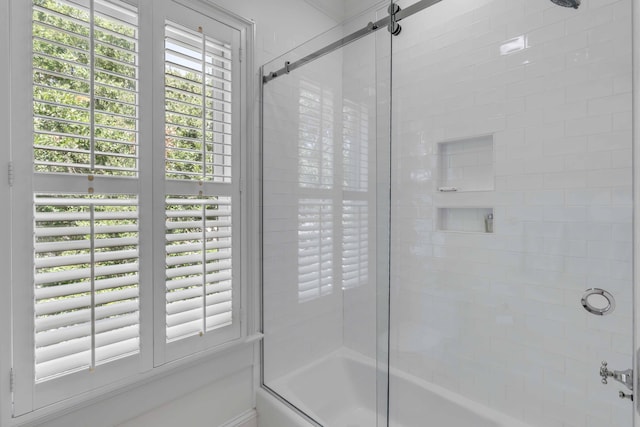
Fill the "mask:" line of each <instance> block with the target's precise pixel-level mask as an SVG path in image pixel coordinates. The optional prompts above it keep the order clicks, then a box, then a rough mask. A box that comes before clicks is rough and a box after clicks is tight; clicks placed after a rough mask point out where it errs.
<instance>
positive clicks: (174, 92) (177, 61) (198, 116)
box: [165, 22, 232, 183]
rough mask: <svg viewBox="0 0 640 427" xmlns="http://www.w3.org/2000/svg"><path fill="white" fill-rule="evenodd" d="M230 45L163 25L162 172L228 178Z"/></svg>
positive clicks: (179, 176) (192, 177)
mask: <svg viewBox="0 0 640 427" xmlns="http://www.w3.org/2000/svg"><path fill="white" fill-rule="evenodd" d="M231 60H232V58H231V46H230V45H229V44H227V43H224V42H221V41H218V40H215V39H213V38H211V37H207V36H206V35H204V34H202V33H199V32H197V31H193V30H189V29H187V28H185V27H183V26H180V25H178V24H175V23H172V22H168V23H167V25H166V27H165V111H166V113H165V114H166V115H165V123H166V138H165V141H166V151H165V152H166V174H167V178H169V179H190V180H211V181H213V182H226V183H228V182H231V149H232V131H231V116H232V69H231V65H232V62H231Z"/></svg>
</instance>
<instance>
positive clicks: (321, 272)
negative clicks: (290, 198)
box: [298, 199, 334, 302]
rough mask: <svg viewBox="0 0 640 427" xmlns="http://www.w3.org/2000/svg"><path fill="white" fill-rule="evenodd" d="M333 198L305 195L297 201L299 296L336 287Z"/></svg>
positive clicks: (307, 296) (311, 296)
mask: <svg viewBox="0 0 640 427" xmlns="http://www.w3.org/2000/svg"><path fill="white" fill-rule="evenodd" d="M333 234H334V231H333V201H332V200H331V199H302V200H300V202H299V204H298V300H299V301H301V302H303V301H309V300H312V299H315V298H318V297H321V296H324V295H328V294H330V293H331V292H332V290H333V280H334V272H333V251H334V249H333V243H334V236H333Z"/></svg>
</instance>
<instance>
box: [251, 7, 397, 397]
mask: <svg viewBox="0 0 640 427" xmlns="http://www.w3.org/2000/svg"><path fill="white" fill-rule="evenodd" d="M366 19H371V18H368V17H366V16H364V17H361V18H358V19H357V20H355V21H352V22H350V23H349V24H348V25H347V26H345V27H342V28H336V29H335V30H333V31H331V32H329V33H328V34H326V35H324V36H322V37H321V38H320V39H319V40H315V41H313V42H311V43H310V44H309V45H305V46H302V47H301V48H300V49H296V51H293V52H291V53H289V54H288V55H287V56H285V57H284V58H280V59H278V60H277V61H274V62H273V63H270V64H267V66H266V67H265V72H268V71H272V70H275V69H278V68H280V67H281V66H282V64H283V63H284V61H286V60H291V61H295V60H296V59H299V58H301V57H303V56H304V55H305V54H307V53H310V52H313V51H314V50H315V49H317V48H320V47H323V46H325V45H326V44H328V43H330V42H334V41H335V40H337V39H339V38H341V37H343V36H344V35H345V34H347V33H349V32H350V31H351V28H352V27H355V28H361V27H363V26H364V25H365V24H366V22H367V21H366ZM388 45H389V41H388V39H387V40H386V46H387V48H388ZM375 49H376V44H375V39H374V38H373V37H372V38H365V39H362V40H360V41H357V42H355V43H353V44H351V45H349V46H347V47H345V48H344V49H342V50H338V51H335V52H333V53H331V54H329V55H326V56H324V57H322V58H320V59H317V60H315V61H313V62H311V63H310V64H307V65H305V66H304V67H302V68H300V69H297V70H294V71H292V72H291V73H290V74H289V75H285V76H282V77H279V78H277V79H275V80H273V81H271V82H269V83H267V84H266V85H265V86H264V120H263V123H264V138H263V156H264V170H263V176H264V182H263V205H264V206H263V208H264V214H263V240H264V251H263V257H264V272H263V282H264V283H263V294H264V330H265V335H266V337H265V341H264V349H265V371H264V372H265V382H266V384H267V385H270V383H271V381H273V380H276V379H278V378H279V377H280V376H282V375H284V374H287V373H290V372H292V371H293V370H295V369H296V368H298V367H302V366H304V365H307V364H310V363H313V362H314V361H317V360H319V359H322V358H323V357H325V356H327V355H328V354H330V353H332V352H334V351H336V350H338V349H340V348H342V347H348V348H350V349H352V350H355V351H358V352H360V353H363V354H366V355H367V356H369V357H371V358H374V357H375V353H376V344H377V340H376V282H375V276H376V264H375V261H374V259H375V258H374V257H375V254H376V252H375V244H376V222H375V220H376V205H375V194H376V193H375V178H376V176H375V172H376V167H375V161H376V156H375V149H376V147H375V144H376V139H375V136H376V99H377V98H376V68H375V61H376V50H375ZM387 52H388V49H387ZM387 138H388V136H387ZM309 386H310V387H313V385H312V384H310V385H309Z"/></svg>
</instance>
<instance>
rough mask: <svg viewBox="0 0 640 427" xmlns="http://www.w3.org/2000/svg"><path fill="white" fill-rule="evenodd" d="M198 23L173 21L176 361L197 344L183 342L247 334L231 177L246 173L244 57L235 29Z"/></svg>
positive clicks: (168, 151)
mask: <svg viewBox="0 0 640 427" xmlns="http://www.w3.org/2000/svg"><path fill="white" fill-rule="evenodd" d="M192 18H193V19H194V20H193V21H190V20H189V19H187V20H186V21H185V22H180V23H177V22H174V19H176V18H174V17H172V18H171V19H170V20H166V22H165V45H164V48H165V51H164V83H165V87H164V91H165V112H164V122H165V129H164V130H165V158H164V180H165V192H166V194H165V205H164V210H165V224H164V234H165V252H166V254H165V271H164V273H165V282H166V300H165V304H166V315H165V322H166V326H165V328H166V334H165V337H164V338H165V341H166V343H167V345H168V347H167V348H168V349H169V350H168V351H169V353H168V358H169V359H171V358H174V357H179V356H180V355H182V354H183V353H181V351H183V350H181V349H184V348H187V347H189V346H190V345H188V344H181V342H183V341H187V340H188V339H191V338H193V339H199V338H200V337H206V339H205V341H207V340H208V342H211V343H218V342H223V339H225V338H224V337H227V338H226V339H228V338H229V337H233V336H234V334H236V335H237V333H239V324H238V322H237V301H236V300H235V299H234V298H235V296H236V294H235V290H234V289H236V286H235V285H236V282H235V281H236V276H237V273H238V267H239V266H238V265H237V264H236V262H235V261H234V259H235V255H236V251H235V250H234V247H235V245H237V244H238V241H239V239H238V236H239V235H238V234H237V233H236V229H235V228H234V227H233V224H235V221H236V220H235V218H237V214H238V209H237V208H236V204H237V202H238V201H239V198H240V197H239V185H238V181H237V180H236V178H235V175H233V174H235V173H237V172H238V167H237V166H236V165H237V164H238V163H237V158H236V157H234V156H235V154H234V153H235V152H236V151H235V150H237V147H236V146H237V138H238V136H237V135H236V134H234V132H237V130H234V129H237V126H236V125H237V122H236V120H237V119H236V117H235V114H238V111H239V110H238V105H236V104H237V100H238V91H237V88H238V86H237V81H236V80H237V69H236V68H237V65H238V62H237V61H238V58H237V57H236V55H234V53H233V52H234V49H233V47H232V46H233V32H232V31H230V29H229V28H226V29H225V28H224V26H220V25H219V23H217V26H218V28H215V29H214V28H213V27H212V25H211V24H216V23H215V22H213V21H208V22H207V21H206V20H203V19H202V17H199V16H196V17H192ZM189 22H191V23H189ZM203 22H204V23H205V24H203ZM207 23H208V24H209V25H206V24H207ZM212 30H215V31H212ZM236 50H237V48H236ZM234 141H236V143H235V144H236V145H234ZM232 173H233V174H232ZM194 184H196V185H195V186H194ZM181 346H183V347H181ZM189 348H191V347H189ZM171 349H175V350H173V352H172V350H171Z"/></svg>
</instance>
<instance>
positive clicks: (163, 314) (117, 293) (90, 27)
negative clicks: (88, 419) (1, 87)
mask: <svg viewBox="0 0 640 427" xmlns="http://www.w3.org/2000/svg"><path fill="white" fill-rule="evenodd" d="M197 3H198V2H194V3H193V4H192V5H191V6H188V7H187V6H186V5H183V4H180V2H175V1H173V0H25V1H22V0H16V1H12V3H11V5H12V7H11V14H12V15H11V17H12V20H13V21H12V22H14V21H15V22H16V25H15V26H13V25H12V28H11V31H12V35H13V34H15V37H13V36H12V42H11V43H12V44H11V46H12V52H16V53H17V54H14V55H12V57H11V71H12V76H13V77H12V85H14V88H12V92H11V95H12V96H11V106H12V108H15V111H16V112H17V113H16V114H15V116H13V117H14V118H15V123H12V126H11V131H12V132H11V135H12V136H11V150H12V159H11V163H10V168H11V171H12V172H11V176H10V178H11V180H10V181H11V182H10V185H11V190H10V191H11V197H12V199H11V215H12V216H11V226H12V228H14V229H15V233H14V234H13V238H12V239H11V250H12V260H11V263H12V270H11V272H10V273H11V274H10V276H11V281H12V284H11V286H12V294H11V299H12V304H13V307H15V310H14V311H13V312H12V316H13V317H12V318H13V319H15V321H14V323H13V325H12V333H13V335H12V339H13V343H12V347H13V348H14V358H13V361H12V369H13V375H14V378H15V381H13V382H12V385H13V389H12V393H13V399H14V400H13V411H14V415H15V416H16V417H19V416H20V415H23V414H26V413H28V412H30V411H33V410H35V409H39V408H43V407H46V406H48V405H52V404H54V403H56V402H61V401H62V400H65V399H76V398H78V399H82V398H81V397H79V395H81V394H84V393H87V392H91V391H95V390H96V389H99V388H100V387H103V386H105V385H107V384H110V383H114V382H117V381H129V380H128V378H134V377H135V375H136V374H138V373H141V372H153V370H154V368H155V367H156V366H159V365H162V364H163V363H165V362H167V361H170V360H175V359H178V358H181V357H186V356H190V355H192V354H194V353H196V352H198V351H202V350H208V349H211V348H213V347H214V346H216V345H219V344H223V343H227V342H229V341H231V340H234V339H237V338H240V336H241V328H240V292H239V284H240V280H239V278H240V274H239V268H240V262H239V254H240V250H239V248H240V243H241V238H240V232H239V231H240V228H241V221H240V219H241V216H240V212H241V210H240V207H241V206H240V200H241V193H240V180H239V179H238V178H239V177H240V172H241V165H242V164H243V163H242V162H240V156H239V150H240V139H241V133H240V130H241V127H242V128H244V126H246V121H247V120H246V115H245V114H244V113H243V112H242V110H241V107H242V103H241V101H242V102H245V101H246V97H247V94H248V93H249V91H248V90H247V89H245V88H244V86H243V85H241V81H244V82H245V83H246V82H247V81H248V80H247V71H246V69H247V67H246V64H241V61H240V54H239V53H240V45H241V43H246V40H247V39H246V35H245V33H244V32H245V31H248V32H250V24H249V23H248V22H246V21H243V20H240V19H237V18H234V17H229V16H228V15H226V14H224V13H223V12H221V11H219V10H217V9H216V8H214V7H212V6H211V7H210V6H205V5H202V4H200V5H198V4H197ZM192 7H193V8H192ZM196 9H198V11H196ZM139 13H140V14H141V16H139ZM147 14H148V15H147ZM214 17H215V18H214ZM139 18H142V19H139ZM218 18H220V19H218ZM168 19H171V20H175V21H176V22H178V23H179V24H178V23H176V24H174V23H173V21H169V20H168ZM139 22H140V25H139ZM194 23H195V25H194ZM29 49H31V51H29ZM23 51H25V52H26V54H25V55H21V54H20V53H19V52H23ZM241 65H242V66H241ZM163 97H166V101H167V102H166V105H165V103H164V102H163ZM22 112H23V113H22ZM28 112H30V113H31V114H29V113H28ZM163 283H164V284H165V286H164V287H163V286H162V284H163ZM158 284H160V286H159V287H158V286H157V285H158ZM197 340H199V341H197ZM62 405H63V406H65V405H66V404H62Z"/></svg>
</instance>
